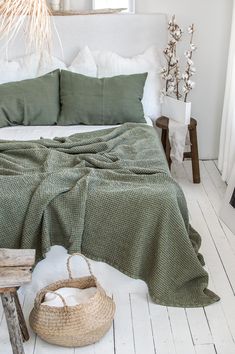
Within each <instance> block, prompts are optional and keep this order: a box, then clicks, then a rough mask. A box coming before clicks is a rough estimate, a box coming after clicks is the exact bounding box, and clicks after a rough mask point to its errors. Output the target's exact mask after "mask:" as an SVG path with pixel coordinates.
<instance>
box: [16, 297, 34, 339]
mask: <svg viewBox="0 0 235 354" xmlns="http://www.w3.org/2000/svg"><path fill="white" fill-rule="evenodd" d="M13 296H14V300H15V305H16V311H17V315H18V320H19V324H20V329H21V333H22V338H23V341H24V342H27V341H28V340H29V338H30V337H29V332H28V329H27V325H26V322H25V318H24V314H23V311H22V308H21V305H20V301H19V298H18V294H17V292H15V293H13Z"/></svg>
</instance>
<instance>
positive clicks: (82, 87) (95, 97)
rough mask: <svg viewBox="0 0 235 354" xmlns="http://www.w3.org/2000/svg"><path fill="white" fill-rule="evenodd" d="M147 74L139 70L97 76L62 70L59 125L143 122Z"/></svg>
mask: <svg viewBox="0 0 235 354" xmlns="http://www.w3.org/2000/svg"><path fill="white" fill-rule="evenodd" d="M146 78H147V74H136V75H128V76H127V75H123V76H115V77H111V78H103V79H97V78H92V77H88V76H84V75H80V74H75V73H72V72H69V71H63V70H62V71H61V78H60V99H61V115H60V118H59V121H58V125H72V124H87V125H115V124H121V123H126V122H136V123H144V122H145V119H144V112H143V105H142V102H141V101H142V98H143V90H144V85H145V81H146Z"/></svg>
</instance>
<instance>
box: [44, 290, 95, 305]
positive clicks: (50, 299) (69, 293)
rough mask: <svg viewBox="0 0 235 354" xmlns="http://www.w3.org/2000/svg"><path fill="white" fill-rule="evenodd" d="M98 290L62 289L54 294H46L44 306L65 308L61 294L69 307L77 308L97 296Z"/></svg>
mask: <svg viewBox="0 0 235 354" xmlns="http://www.w3.org/2000/svg"><path fill="white" fill-rule="evenodd" d="M96 291H97V289H96V288H94V287H93V288H88V289H78V288H60V289H58V290H56V291H55V292H54V294H53V293H52V292H50V293H46V295H45V299H44V302H43V303H42V305H47V306H51V307H63V306H64V305H63V302H62V300H61V298H60V297H59V296H57V295H56V294H59V295H61V296H63V298H64V300H65V303H66V305H67V306H76V305H79V304H84V303H85V302H87V301H88V300H89V299H90V298H91V297H92V296H94V295H95V293H96Z"/></svg>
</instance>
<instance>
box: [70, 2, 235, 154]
mask: <svg viewBox="0 0 235 354" xmlns="http://www.w3.org/2000/svg"><path fill="white" fill-rule="evenodd" d="M232 2H233V1H232V0H136V12H139V13H142V12H163V13H168V14H170V15H171V14H175V15H176V16H177V19H178V22H180V24H182V25H183V26H185V27H186V26H187V25H189V24H190V23H191V22H194V23H195V25H196V27H197V33H196V35H195V42H196V44H197V45H198V52H197V54H196V56H195V64H196V67H197V76H196V77H195V80H196V84H197V86H196V88H195V89H194V91H193V92H192V94H191V99H192V102H193V116H194V117H195V118H196V119H197V120H198V123H199V126H198V135H199V149H200V157H201V158H203V159H211V158H217V156H218V148H219V136H220V124H221V115H222V107H223V98H224V87H225V75H226V66H227V56H228V46H229V36H230V28H231V14H232ZM72 5H73V8H80V9H82V8H89V7H90V6H91V0H73V1H72Z"/></svg>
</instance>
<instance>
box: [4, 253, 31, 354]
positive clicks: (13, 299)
mask: <svg viewBox="0 0 235 354" xmlns="http://www.w3.org/2000/svg"><path fill="white" fill-rule="evenodd" d="M34 262H35V251H34V250H8V249H0V296H1V299H2V305H3V309H4V313H5V316H6V321H7V327H8V332H9V337H10V341H11V346H12V352H13V354H24V348H23V342H25V341H27V340H29V333H28V330H27V326H26V322H25V319H24V315H23V312H22V309H21V305H20V302H19V298H18V294H17V290H18V288H19V287H20V286H21V285H23V284H25V283H28V282H30V281H31V269H32V266H33V265H34Z"/></svg>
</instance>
